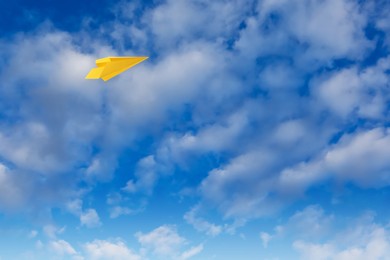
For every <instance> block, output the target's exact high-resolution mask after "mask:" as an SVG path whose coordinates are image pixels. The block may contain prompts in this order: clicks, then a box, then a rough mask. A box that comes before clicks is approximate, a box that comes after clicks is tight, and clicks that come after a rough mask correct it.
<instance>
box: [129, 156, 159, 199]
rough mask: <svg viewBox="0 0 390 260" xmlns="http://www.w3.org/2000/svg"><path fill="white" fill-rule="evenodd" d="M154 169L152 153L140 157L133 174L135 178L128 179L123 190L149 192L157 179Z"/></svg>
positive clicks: (154, 162) (155, 168)
mask: <svg viewBox="0 0 390 260" xmlns="http://www.w3.org/2000/svg"><path fill="white" fill-rule="evenodd" d="M156 171H157V167H156V161H155V160H154V157H153V156H152V155H150V156H147V157H144V158H142V159H141V160H140V161H139V162H138V163H137V169H136V172H135V174H134V175H135V176H136V178H137V179H136V181H134V180H129V181H128V182H127V183H126V186H125V187H124V188H123V190H124V191H127V192H130V193H134V192H137V191H144V192H146V193H147V194H151V193H152V190H153V187H154V185H155V183H156V181H157V174H158V173H157V172H156Z"/></svg>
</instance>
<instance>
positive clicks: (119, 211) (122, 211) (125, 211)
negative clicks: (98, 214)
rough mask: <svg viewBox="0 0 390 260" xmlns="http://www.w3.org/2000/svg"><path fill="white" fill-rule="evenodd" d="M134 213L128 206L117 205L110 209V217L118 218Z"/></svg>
mask: <svg viewBox="0 0 390 260" xmlns="http://www.w3.org/2000/svg"><path fill="white" fill-rule="evenodd" d="M131 214H134V210H132V209H130V208H128V207H121V206H115V207H112V208H111V209H110V218H117V217H119V216H122V215H131Z"/></svg>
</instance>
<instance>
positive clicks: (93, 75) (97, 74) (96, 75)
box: [85, 67, 104, 79]
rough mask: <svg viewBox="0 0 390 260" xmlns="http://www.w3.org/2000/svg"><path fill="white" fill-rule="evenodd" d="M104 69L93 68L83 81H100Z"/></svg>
mask: <svg viewBox="0 0 390 260" xmlns="http://www.w3.org/2000/svg"><path fill="white" fill-rule="evenodd" d="M103 70H104V68H102V67H99V68H93V69H91V70H90V71H89V73H88V75H87V76H86V77H85V79H100V78H101V76H102V73H103Z"/></svg>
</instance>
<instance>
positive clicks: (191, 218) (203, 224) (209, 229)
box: [184, 205, 223, 236]
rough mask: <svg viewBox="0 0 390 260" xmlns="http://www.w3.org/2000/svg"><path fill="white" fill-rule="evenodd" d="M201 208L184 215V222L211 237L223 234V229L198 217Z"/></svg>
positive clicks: (193, 209) (197, 207)
mask: <svg viewBox="0 0 390 260" xmlns="http://www.w3.org/2000/svg"><path fill="white" fill-rule="evenodd" d="M199 208H200V206H199V205H198V206H195V207H193V208H192V209H191V210H190V211H188V212H187V213H186V214H185V215H184V220H185V221H187V223H188V224H190V225H192V226H194V228H195V229H196V230H198V231H201V232H205V233H206V234H207V235H210V236H217V235H219V234H220V233H221V232H222V230H223V229H222V227H221V226H219V225H216V224H213V223H210V222H208V221H206V220H204V219H202V218H201V217H199V216H197V214H198V211H199Z"/></svg>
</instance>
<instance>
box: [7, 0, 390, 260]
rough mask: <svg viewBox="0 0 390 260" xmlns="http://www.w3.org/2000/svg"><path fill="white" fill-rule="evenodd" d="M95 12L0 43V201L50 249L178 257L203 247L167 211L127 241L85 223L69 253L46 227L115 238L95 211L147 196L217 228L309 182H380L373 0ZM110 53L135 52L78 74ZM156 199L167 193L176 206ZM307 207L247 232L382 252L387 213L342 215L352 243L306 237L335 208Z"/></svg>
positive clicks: (384, 169) (133, 214)
mask: <svg viewBox="0 0 390 260" xmlns="http://www.w3.org/2000/svg"><path fill="white" fill-rule="evenodd" d="M102 9H104V10H110V11H107V12H110V15H109V16H107V17H103V18H101V19H103V20H104V21H100V20H99V19H100V18H99V17H83V19H82V20H80V21H81V23H80V27H79V30H72V31H71V30H69V31H68V30H66V28H64V27H61V26H57V24H56V22H55V19H53V22H50V21H46V22H44V23H43V24H37V25H36V28H34V29H33V30H32V31H30V32H23V33H22V32H18V33H15V34H14V35H12V37H7V38H4V39H3V38H2V39H0V57H2V58H1V59H0V60H1V61H0V77H1V79H2V81H1V83H0V213H5V214H18V212H19V213H20V212H22V213H23V214H25V213H27V214H25V215H26V216H28V217H27V218H29V219H32V221H31V222H33V223H39V225H41V226H40V227H39V228H42V227H44V228H43V230H44V232H43V233H44V234H46V235H47V239H49V241H48V244H49V248H51V249H52V250H54V251H56V252H58V253H59V255H63V256H69V257H81V254H82V252H84V253H85V254H86V257H87V258H88V259H141V258H142V257H144V256H152V257H161V258H164V257H165V258H175V259H187V258H190V257H193V256H196V255H198V254H199V253H201V252H203V248H204V247H205V248H206V247H207V245H206V243H203V242H202V243H199V244H198V245H196V244H195V246H191V245H188V244H189V240H187V239H185V238H184V237H182V236H181V235H179V233H178V231H177V229H176V226H179V223H176V224H177V225H163V223H168V222H163V223H157V224H156V223H155V222H154V223H153V225H156V226H158V227H157V228H155V229H153V227H150V226H145V225H140V226H142V228H139V229H137V230H133V231H134V233H136V239H137V240H138V241H139V244H140V246H141V249H140V251H139V253H135V251H133V250H131V249H130V247H128V246H127V245H126V243H125V242H124V241H122V240H121V239H117V240H103V239H104V238H102V237H99V239H95V238H96V237H94V238H93V239H88V240H85V241H92V242H85V241H84V242H80V241H79V242H78V244H77V245H84V246H83V247H82V250H79V249H78V248H76V243H73V242H72V241H70V242H66V241H65V240H63V239H62V238H61V237H60V236H62V235H65V234H67V232H68V231H69V230H77V232H79V231H78V230H79V229H81V230H87V229H86V228H98V227H99V229H88V232H91V233H88V234H93V233H92V232H98V231H99V232H100V230H102V231H101V232H103V233H104V234H101V235H102V236H103V235H107V236H108V237H110V236H111V237H117V236H116V235H115V236H112V234H111V233H110V232H108V231H107V230H104V229H105V225H106V223H105V221H107V222H108V224H109V225H111V224H112V223H114V222H115V223H120V225H123V223H126V224H125V225H127V226H128V227H131V228H134V227H138V225H137V223H134V222H132V221H135V222H136V221H140V222H142V223H146V222H147V221H145V222H144V220H143V219H142V220H140V219H137V217H139V216H137V215H142V214H146V215H147V214H148V210H151V212H153V213H155V212H157V209H158V210H159V212H161V214H162V215H164V216H161V217H162V219H163V218H164V217H167V215H169V214H170V213H171V212H172V215H174V216H169V217H170V218H169V219H170V220H171V219H174V218H175V217H177V215H180V216H179V217H178V219H180V221H184V223H186V225H187V224H189V225H188V227H191V226H192V227H193V228H194V229H195V230H197V231H199V233H198V235H199V236H201V235H203V233H204V234H206V235H208V236H209V237H208V239H218V237H221V236H223V235H227V234H233V233H234V232H230V231H232V230H233V229H235V228H236V227H239V226H244V224H245V223H247V222H250V220H253V219H258V218H262V217H267V216H275V215H278V214H283V212H285V211H284V210H286V209H288V208H289V207H294V206H295V205H296V204H295V203H296V202H298V201H300V202H302V201H303V202H302V203H306V202H305V201H304V200H301V199H302V198H304V197H305V195H306V194H307V193H308V191H310V190H312V189H314V188H319V189H320V188H321V187H323V186H322V185H328V184H329V183H331V184H333V183H336V184H337V185H341V186H342V185H344V184H352V185H354V187H355V188H356V189H357V190H359V191H363V190H364V191H374V189H377V190H381V189H382V190H386V189H388V187H389V184H390V175H389V172H390V160H389V159H388V158H389V154H390V130H389V122H388V118H389V101H390V94H389V93H390V91H389V86H390V76H389V69H390V58H389V48H390V40H389V32H390V23H389V19H388V11H389V10H390V5H389V4H388V2H387V1H384V0H383V1H354V0H303V1H299V0H291V1H288V0H277V1H275V0H260V1H252V0H244V1H238V0H229V1H225V0H216V1H212V2H210V1H204V0H193V1H174V0H167V1H150V3H149V2H148V3H144V2H143V1H134V2H126V1H120V2H119V3H116V4H114V3H112V4H110V6H109V7H107V8H106V7H104V8H102ZM64 12H65V10H64ZM63 16H64V17H67V15H65V14H64V15H63ZM43 17H44V15H43ZM58 28H62V29H58ZM115 55H149V56H150V59H149V60H148V61H147V62H144V63H142V65H139V66H137V67H134V68H133V69H132V73H124V74H122V75H121V76H119V77H117V78H115V79H113V80H111V81H109V82H108V83H104V82H101V81H86V80H84V77H85V75H86V74H87V73H88V70H89V69H90V68H91V67H93V66H94V61H95V59H96V58H97V57H104V56H115ZM359 191H357V192H359ZM313 196H315V195H313ZM167 197H169V199H166V198H167ZM179 197H180V198H179ZM160 199H161V205H160V203H156V201H159V200H160ZM164 199H166V200H169V202H172V200H173V199H177V203H176V204H177V205H178V206H177V207H176V208H175V210H176V211H175V212H173V211H171V210H169V209H168V208H169V206H168V205H170V204H169V203H168V202H167V203H166V201H164ZM314 200H315V198H314ZM102 201H103V202H102ZM149 201H150V204H148V202H149ZM322 202H323V201H321V203H322ZM318 203H319V204H316V205H312V206H307V205H305V207H302V208H301V209H300V210H298V211H296V212H295V213H294V214H292V216H289V217H287V221H286V223H284V224H281V225H279V229H278V231H276V232H275V233H274V231H269V230H268V229H264V230H260V238H261V241H262V242H263V246H264V249H266V248H267V249H269V248H272V243H274V242H275V241H277V240H278V239H279V238H280V237H282V236H283V235H284V236H290V235H291V234H294V233H299V232H300V231H301V230H304V229H305V227H306V226H310V232H307V233H305V235H302V236H297V237H296V239H294V241H295V242H293V248H295V249H296V251H297V252H299V254H301V256H302V258H303V259H311V258H313V257H314V256H316V257H314V258H316V259H317V258H318V259H320V258H321V257H322V258H323V259H327V258H334V259H352V258H353V259H380V258H381V257H382V258H384V259H386V258H385V257H386V255H385V252H386V250H388V249H389V248H388V247H389V241H388V230H387V227H385V226H381V225H379V224H374V223H371V222H370V223H369V224H367V225H368V226H367V227H366V228H363V226H362V225H360V224H359V223H355V226H357V227H360V228H361V234H360V235H361V237H362V239H363V240H362V241H360V242H359V241H358V242H357V243H353V244H351V245H346V244H345V245H341V244H338V241H339V240H340V241H341V240H342V239H341V238H340V239H339V238H338V237H341V235H335V236H334V238H333V239H328V240H327V242H325V243H323V242H324V241H311V240H310V239H314V238H316V237H319V236H329V230H330V229H331V228H330V226H331V225H330V223H331V222H332V221H333V218H336V216H337V214H334V215H332V214H331V215H329V216H328V215H326V214H325V212H326V210H325V209H324V208H323V207H322V205H320V202H318ZM156 205H158V206H156ZM160 206H161V208H162V207H165V206H166V207H167V210H165V208H164V210H163V211H161V208H160ZM104 207H108V209H107V210H105V209H104ZM149 207H156V208H152V209H151V208H149ZM380 210H381V209H378V212H380ZM145 212H146V213H145ZM168 212H170V213H168ZM106 213H107V214H106ZM151 214H152V213H151ZM106 215H107V216H106ZM146 215H145V216H146ZM1 216H2V215H0V217H1ZM120 216H122V217H121V218H119V217H120ZM148 216H149V215H148ZM68 217H69V219H71V220H70V222H69V223H71V224H69V225H65V224H64V223H63V222H67V220H69V219H67V218H68ZM159 217H160V216H159ZM171 217H172V218H171ZM73 218H74V219H73ZM141 218H142V217H141ZM167 218H168V217H167ZM209 218H210V219H211V218H212V219H213V220H212V221H211V220H210V219H209ZM64 219H66V220H65V221H64ZM122 220H123V221H124V222H121V221H122ZM57 221H58V222H59V223H56V222H57ZM116 221H118V222H116ZM126 221H127V222H126ZM75 223H76V224H75ZM78 223H79V224H78ZM227 223H234V224H233V225H232V226H229V224H227ZM34 225H38V224H34ZM113 225H114V224H113ZM65 226H66V231H65V228H63V229H62V228H58V227H65ZM114 226H115V225H114ZM31 229H38V227H35V226H34V227H33V228H29V229H28V230H31ZM0 230H1V229H0ZM113 230H117V229H113ZM150 230H152V231H150ZM359 230H360V229H359ZM137 231H138V233H137ZM75 232H76V231H75ZM86 232H87V231H86ZM256 232H257V233H256V236H257V237H258V236H259V231H258V229H257V231H256ZM348 232H350V231H348ZM40 236H41V234H36V235H35V237H34V239H37V240H38V239H42V238H41V237H40ZM351 237H353V235H351ZM355 238H356V239H357V236H355V237H354V238H353V239H355ZM337 239H339V240H337ZM351 239H352V238H351ZM39 241H40V240H39ZM67 241H68V239H67ZM72 245H73V246H72ZM0 251H1V250H0ZM255 259H258V258H255Z"/></svg>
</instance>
